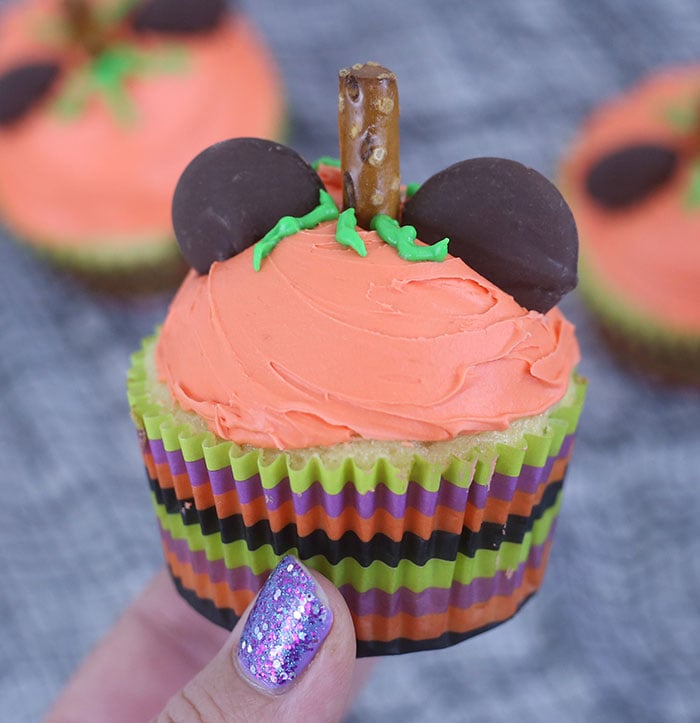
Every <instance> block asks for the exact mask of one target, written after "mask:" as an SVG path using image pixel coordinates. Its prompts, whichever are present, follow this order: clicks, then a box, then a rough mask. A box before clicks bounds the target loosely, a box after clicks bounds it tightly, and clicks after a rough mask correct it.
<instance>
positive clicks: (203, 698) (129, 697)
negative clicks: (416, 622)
mask: <svg viewBox="0 0 700 723" xmlns="http://www.w3.org/2000/svg"><path fill="white" fill-rule="evenodd" d="M265 626H267V628H266V629H265ZM280 646H281V647H280ZM364 675H366V670H355V633H354V629H353V625H352V619H351V618H350V613H349V612H348V609H347V606H346V605H345V601H344V600H343V598H342V597H341V595H340V593H339V592H338V590H337V589H336V588H335V587H334V586H333V585H332V584H331V583H330V582H329V581H328V580H326V579H325V578H324V577H323V576H322V575H319V574H318V573H315V572H314V573H309V571H308V570H307V569H306V568H304V567H303V566H301V565H299V563H298V562H297V561H296V560H295V559H294V558H290V557H287V558H285V559H284V560H283V561H282V562H281V563H280V565H278V567H277V568H276V569H275V571H273V573H272V575H271V576H270V578H269V580H268V582H267V583H266V584H265V585H264V586H263V588H262V590H261V592H260V593H259V594H258V597H257V598H256V600H255V601H254V602H253V603H251V605H250V606H249V607H248V609H247V610H246V611H245V613H244V614H243V616H242V617H241V620H240V621H239V622H238V624H237V625H236V627H235V628H234V630H233V631H232V632H231V633H230V634H229V633H227V631H226V630H224V629H223V628H219V627H218V626H216V625H214V624H213V623H211V622H209V621H208V620H206V619H205V618H204V617H202V616H201V615H199V614H198V613H196V612H195V611H194V610H193V609H192V608H190V607H189V605H187V604H186V603H185V602H184V601H183V600H182V599H181V598H180V596H179V595H178V593H177V592H176V591H175V589H174V587H173V584H172V582H171V580H170V579H169V577H168V574H167V573H166V572H165V571H163V572H161V573H159V574H158V575H156V577H155V578H153V580H152V581H151V582H150V583H149V585H148V586H147V587H146V589H145V590H144V592H143V593H142V594H141V596H140V597H139V598H138V599H137V600H136V601H135V603H134V604H133V605H132V606H131V607H130V608H128V609H127V611H126V612H125V613H124V615H123V616H122V617H121V618H120V620H119V621H118V622H117V623H116V625H115V627H114V628H113V629H112V630H111V631H110V633H109V634H108V635H107V637H106V638H105V639H104V640H103V641H102V642H101V643H100V644H99V645H98V647H97V648H96V649H95V651H93V653H92V654H91V655H90V656H89V657H88V658H87V659H86V661H85V662H84V663H83V665H82V666H81V668H80V669H79V670H78V672H77V673H76V675H75V677H74V678H73V679H72V680H71V681H70V683H69V684H68V686H67V687H66V689H65V690H64V691H63V693H62V695H61V696H60V698H59V699H58V701H57V702H56V704H55V705H54V707H53V709H52V710H51V711H50V712H49V714H48V717H47V718H46V723H68V722H69V721H70V723H82V722H83V721H85V722H86V723H87V721H90V722H91V723H92V722H94V721H100V722H105V723H107V722H109V721H119V722H120V723H123V722H124V721H145V720H149V719H152V718H154V717H155V718H156V719H157V720H158V721H163V722H166V721H168V722H173V721H178V722H179V721H184V722H186V721H207V723H209V722H210V721H211V722H215V721H221V722H224V723H225V722H226V721H257V722H260V723H264V722H265V721H279V720H283V721H292V722H293V721H305V723H312V722H313V721H324V723H325V722H327V721H337V720H340V719H341V718H342V716H343V714H344V712H345V710H346V708H347V706H348V703H349V700H350V696H351V691H352V690H353V689H355V688H357V687H359V684H360V679H361V678H362V677H363V676H364ZM289 678H291V679H289Z"/></svg>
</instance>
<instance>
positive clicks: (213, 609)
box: [170, 572, 536, 658]
mask: <svg viewBox="0 0 700 723" xmlns="http://www.w3.org/2000/svg"><path fill="white" fill-rule="evenodd" d="M170 577H171V578H172V580H173V582H174V583H175V587H176V588H177V591H178V592H179V593H180V595H181V596H182V597H183V598H184V599H185V600H186V601H187V602H188V603H189V605H190V606H191V607H193V608H194V609H195V610H196V611H197V612H198V613H200V615H204V617H205V618H207V620H209V621H211V622H212V623H214V624H215V625H219V626H220V627H222V628H226V629H227V630H233V628H234V627H235V625H236V623H237V622H238V619H239V616H238V615H236V613H235V612H234V611H233V610H231V608H219V607H217V606H216V605H214V603H213V602H212V601H211V600H205V599H203V598H201V597H199V595H197V593H195V592H194V591H193V590H190V589H189V588H186V587H185V586H184V585H183V584H182V583H181V582H180V579H179V578H178V577H176V576H175V575H173V574H172V572H171V573H170ZM535 592H536V591H533V592H531V593H530V594H529V595H528V596H527V597H526V598H525V599H524V600H523V601H522V602H521V603H520V604H519V605H518V607H517V609H516V610H515V612H514V613H513V615H510V616H509V617H507V618H504V619H503V620H496V621H495V622H493V623H489V624H488V625H484V626H482V627H480V628H476V629H474V630H469V631H467V632H466V633H455V632H451V631H448V632H446V633H443V634H442V635H440V636H439V637H437V638H430V639H428V640H411V639H409V638H395V639H394V640H389V641H387V642H383V641H376V640H358V641H357V657H358V658H371V657H374V656H377V655H401V654H402V653H417V652H419V651H421V650H437V649H439V648H447V647H449V646H450V645H455V644H456V643H461V642H462V641H463V640H467V639H469V638H473V637H474V636H475V635H480V634H481V633H485V632H486V631H487V630H491V629H492V628H495V627H497V626H499V625H500V624H501V623H505V622H508V620H510V619H511V618H512V617H513V616H514V615H516V614H517V613H518V611H519V610H520V609H521V608H522V607H523V605H525V603H526V602H528V601H529V600H530V599H531V598H532V596H533V595H534V594H535Z"/></svg>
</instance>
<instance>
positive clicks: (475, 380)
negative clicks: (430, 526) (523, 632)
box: [156, 222, 579, 449]
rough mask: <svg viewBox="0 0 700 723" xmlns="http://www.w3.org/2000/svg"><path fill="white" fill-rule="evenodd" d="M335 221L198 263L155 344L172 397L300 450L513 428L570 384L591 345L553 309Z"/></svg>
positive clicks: (226, 432)
mask: <svg viewBox="0 0 700 723" xmlns="http://www.w3.org/2000/svg"><path fill="white" fill-rule="evenodd" d="M334 234H335V222H330V223H324V224H321V225H320V226H318V227H317V228H315V229H313V230H311V231H301V232H299V233H297V234H295V235H293V236H290V237H288V238H285V239H284V240H282V241H281V242H280V243H279V245H278V246H277V247H276V248H275V249H274V251H273V252H272V253H271V254H270V256H269V257H267V258H266V259H264V261H263V263H262V268H261V270H260V271H259V272H256V271H254V270H253V261H252V253H253V249H252V247H250V248H248V249H246V250H245V251H244V252H243V253H240V254H239V255H237V256H235V257H233V258H231V259H228V260H227V261H224V262H216V263H214V264H213V265H212V267H211V270H210V272H209V274H208V275H206V276H199V275H197V274H196V273H195V272H194V271H192V272H191V273H190V274H189V276H187V278H186V279H185V281H184V283H183V285H182V287H181V288H180V290H179V292H178V293H177V295H176V297H175V299H174V301H173V303H172V306H171V308H170V312H169V314H168V316H167V319H166V321H165V323H164V326H163V327H162V329H161V332H160V336H159V340H158V344H157V348H156V367H157V371H158V374H159V376H160V378H161V380H162V381H163V382H165V383H166V384H167V387H168V388H169V390H170V393H171V395H172V396H173V398H174V399H175V400H177V402H178V403H179V404H180V406H181V407H183V408H184V409H186V410H191V411H194V412H195V413H196V414H198V415H199V416H200V417H201V418H203V419H204V420H205V421H206V423H207V424H208V426H209V427H210V429H211V430H212V431H213V432H215V433H216V434H217V435H218V436H219V437H222V438H224V439H229V440H233V441H235V442H237V443H240V444H244V443H249V444H253V445H256V446H260V447H273V448H278V449H283V448H286V449H295V448H301V447H309V446H316V445H332V444H336V443H340V442H344V441H348V440H352V439H355V438H364V439H377V440H415V441H438V440H447V439H452V438H454V437H456V436H457V435H460V434H464V433H470V432H480V431H485V430H497V429H505V428H506V427H507V426H508V425H509V424H510V423H511V422H512V421H513V420H515V419H518V418H521V417H526V416H531V415H536V414H539V413H541V412H544V411H546V410H548V409H549V408H550V407H552V406H553V405H554V404H556V403H557V402H558V401H559V400H560V399H561V398H562V397H563V395H564V394H565V392H566V390H567V388H568V386H569V382H570V378H571V374H572V371H573V369H574V367H575V365H576V364H577V362H578V360H579V349H578V345H577V342H576V340H575V337H574V330H573V327H572V325H571V324H569V322H567V321H566V319H565V318H564V317H563V316H562V314H561V313H560V312H559V311H558V310H557V309H556V308H555V309H552V310H551V311H549V312H548V313H546V314H541V313H539V312H535V311H527V310H526V309H524V308H523V307H521V306H520V305H519V304H518V303H517V302H516V301H515V300H514V299H513V298H512V297H511V296H510V295H508V294H506V293H504V292H503V291H501V290H500V289H499V288H497V287H496V286H494V285H493V284H492V283H490V282H489V281H487V280H486V279H484V278H483V277H482V276H480V275H479V274H478V273H476V272H475V271H473V270H472V269H471V268H469V267H468V266H467V265H466V264H465V263H464V262H463V261H462V260H461V259H459V258H454V257H451V256H448V258H447V260H446V261H444V262H419V263H411V262H407V261H404V260H402V259H401V258H400V257H399V256H398V254H397V253H396V250H395V249H393V248H391V247H390V246H388V245H387V244H385V243H384V242H383V241H381V239H379V237H378V236H377V234H376V233H375V232H365V231H360V235H361V236H362V238H363V240H364V242H365V245H366V247H367V251H368V255H367V257H365V258H362V257H360V256H359V255H357V254H356V253H355V252H354V251H352V250H351V249H348V248H346V247H343V246H341V245H340V244H339V243H338V242H336V240H335V237H334Z"/></svg>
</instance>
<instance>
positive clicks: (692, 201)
mask: <svg viewBox="0 0 700 723" xmlns="http://www.w3.org/2000/svg"><path fill="white" fill-rule="evenodd" d="M683 204H684V206H685V207H686V208H687V209H689V210H695V209H696V208H698V207H700V161H695V162H694V163H693V165H692V166H691V169H690V180H689V181H688V186H687V188H686V190H685V195H684V197H683Z"/></svg>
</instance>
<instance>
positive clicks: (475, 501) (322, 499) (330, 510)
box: [150, 435, 573, 519]
mask: <svg viewBox="0 0 700 723" xmlns="http://www.w3.org/2000/svg"><path fill="white" fill-rule="evenodd" d="M572 443H573V435H569V436H568V437H566V439H565V440H564V443H563V444H562V448H561V451H560V453H559V455H558V456H557V457H549V458H548V459H547V461H546V463H545V465H544V466H543V467H533V466H531V465H524V466H523V468H522V471H521V474H520V476H519V477H517V478H516V477H511V476H508V475H503V474H499V473H494V474H493V476H492V478H491V481H490V483H489V485H488V486H486V485H479V484H471V485H469V487H468V488H467V489H465V488H463V487H459V486H457V485H453V484H451V483H450V482H448V481H447V480H445V479H443V480H442V481H441V484H440V486H439V488H438V490H437V492H429V491H427V490H425V489H424V488H423V487H421V486H420V485H419V484H418V483H416V482H409V484H408V487H407V491H406V494H405V495H401V494H396V493H394V492H392V491H391V490H390V489H389V488H388V487H387V486H386V485H383V484H380V485H378V486H377V488H376V489H375V490H374V491H371V492H366V493H365V494H362V495H360V494H357V493H356V491H355V488H354V486H353V485H352V484H346V485H345V486H344V487H343V488H342V490H341V492H340V493H338V494H336V495H329V494H326V493H325V492H324V490H323V487H322V485H321V483H320V482H314V483H313V484H312V485H311V486H310V487H309V488H308V489H307V490H306V491H305V492H303V493H301V494H294V493H293V492H292V490H291V488H290V485H289V479H288V478H284V479H283V480H281V481H280V482H279V483H278V484H277V485H275V486H274V487H273V488H271V489H267V490H266V489H263V486H262V483H261V481H260V477H259V475H253V476H252V477H250V478H248V479H246V480H241V481H236V480H234V478H233V472H232V471H231V468H230V467H223V468H222V469H218V470H207V468H206V464H205V462H204V460H197V461H196V462H184V460H183V458H182V453H181V452H177V453H174V452H173V453H171V452H168V453H166V452H165V450H164V448H163V443H162V441H161V440H151V441H150V447H151V452H152V454H153V459H154V461H155V462H156V463H158V464H160V463H163V462H166V461H168V460H172V461H173V464H171V469H172V472H173V473H174V474H180V473H181V472H184V471H185V469H186V470H187V471H188V472H189V474H190V482H191V483H192V486H194V487H196V486H198V485H201V484H207V483H208V482H211V486H212V492H213V493H214V495H222V494H225V493H226V492H230V491H231V490H234V489H235V490H236V492H237V494H238V498H239V500H240V503H241V505H248V504H250V503H251V502H253V501H254V500H256V499H258V498H260V497H265V505H266V507H267V508H268V509H269V510H277V509H278V508H279V507H281V506H282V505H283V504H285V503H287V502H289V501H290V500H291V501H292V503H293V506H294V509H295V511H296V513H297V514H298V515H305V514H307V513H308V512H309V510H311V509H312V508H314V507H317V506H321V507H323V508H324V510H325V512H326V514H328V515H329V516H330V517H338V516H339V515H340V514H341V513H342V511H343V510H344V509H345V508H346V507H348V506H353V507H354V508H355V509H356V511H357V514H358V515H359V516H360V517H362V518H364V519H366V518H368V517H371V515H372V513H373V512H374V511H375V510H376V509H378V508H381V509H384V510H386V511H388V512H389V513H390V514H391V515H393V516H394V517H397V518H398V517H403V516H405V514H406V509H407V508H411V509H415V510H418V511H419V512H421V513H422V514H424V515H428V516H431V515H433V514H434V513H435V508H436V506H438V505H440V506H443V507H448V508H450V509H453V510H456V511H457V512H463V511H464V510H465V508H466V506H467V502H469V503H471V504H472V505H473V506H474V507H475V508H477V509H483V508H484V507H485V505H486V501H487V498H488V497H489V495H491V496H493V497H495V498H496V499H499V500H504V501H511V500H512V499H513V495H514V494H515V492H516V490H517V491H520V492H524V493H526V494H534V493H535V492H536V491H537V489H538V487H539V486H540V485H541V484H544V483H546V481H547V480H548V478H549V475H550V474H551V470H552V466H553V465H554V463H555V461H556V460H558V459H561V458H562V457H566V456H567V455H568V453H569V452H570V450H571V445H572ZM183 465H184V466H183Z"/></svg>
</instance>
